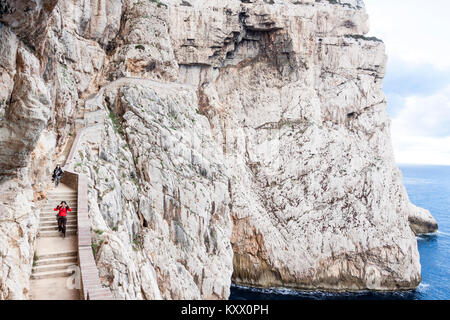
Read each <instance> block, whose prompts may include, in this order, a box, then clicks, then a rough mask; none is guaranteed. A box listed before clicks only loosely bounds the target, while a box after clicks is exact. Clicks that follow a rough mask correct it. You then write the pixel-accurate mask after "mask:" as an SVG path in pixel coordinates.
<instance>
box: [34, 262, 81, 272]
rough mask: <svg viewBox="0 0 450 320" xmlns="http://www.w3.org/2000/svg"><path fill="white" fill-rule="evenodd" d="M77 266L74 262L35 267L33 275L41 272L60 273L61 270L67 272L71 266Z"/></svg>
mask: <svg viewBox="0 0 450 320" xmlns="http://www.w3.org/2000/svg"><path fill="white" fill-rule="evenodd" d="M76 265H77V264H76V263H73V262H65V263H58V264H50V265H44V266H37V267H33V273H41V272H49V271H60V270H66V271H67V268H69V267H71V266H76Z"/></svg>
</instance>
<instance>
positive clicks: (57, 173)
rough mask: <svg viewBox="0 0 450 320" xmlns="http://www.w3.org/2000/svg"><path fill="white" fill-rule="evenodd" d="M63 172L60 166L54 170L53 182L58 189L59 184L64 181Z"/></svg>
mask: <svg viewBox="0 0 450 320" xmlns="http://www.w3.org/2000/svg"><path fill="white" fill-rule="evenodd" d="M62 175H63V170H62V169H61V166H60V165H57V166H56V168H55V170H53V175H52V181H53V182H55V186H56V187H57V186H58V184H59V182H60V181H61V179H62Z"/></svg>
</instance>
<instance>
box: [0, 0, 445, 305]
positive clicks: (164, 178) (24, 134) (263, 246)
mask: <svg viewBox="0 0 450 320" xmlns="http://www.w3.org/2000/svg"><path fill="white" fill-rule="evenodd" d="M367 32H368V16H367V14H366V11H365V8H364V4H363V2H362V1H361V0H339V1H325V0H322V1H320V0H301V1H299V0H245V1H244V0H242V1H239V0H221V1H218V0H209V1H206V0H161V1H160V0H99V1H90V0H41V1H38V0H25V1H20V2H17V1H8V0H0V39H1V41H0V103H1V105H0V172H1V180H0V183H1V185H0V186H1V189H2V190H3V189H4V190H7V192H2V193H1V196H0V197H1V204H0V209H1V211H0V215H1V216H0V238H1V239H8V240H5V241H3V240H2V241H1V242H0V298H3V299H7V298H9V299H21V298H27V290H28V289H27V288H28V276H29V272H30V270H31V263H32V257H33V245H34V238H35V236H36V223H37V222H36V219H38V212H39V205H40V201H39V200H41V199H42V198H44V197H45V195H46V193H47V191H48V189H49V185H48V182H47V181H48V176H49V174H50V172H51V168H52V167H53V166H54V165H55V164H56V163H57V162H58V163H62V162H64V160H65V157H66V156H67V151H68V148H70V146H71V145H72V143H73V140H74V136H75V134H80V142H79V144H78V150H77V152H76V153H75V155H76V158H75V160H74V161H73V162H72V163H71V166H72V169H73V170H75V171H78V172H81V173H84V174H85V175H87V176H88V177H89V211H90V219H91V225H92V235H93V236H94V242H93V250H94V251H95V255H96V262H97V266H98V268H99V270H100V276H101V279H102V281H103V283H104V284H105V285H107V286H109V287H110V288H111V290H112V293H113V295H114V297H116V298H119V299H161V298H163V299H226V298H227V297H228V296H229V290H230V284H231V282H232V281H234V282H237V283H240V284H248V285H254V286H262V287H267V286H283V287H292V288H299V289H325V290H364V289H374V290H396V289H410V288H415V287H417V285H418V284H419V283H420V281H421V275H420V261H419V253H418V250H417V242H416V240H415V235H414V232H416V233H422V232H433V231H435V230H436V229H437V224H436V222H435V221H434V219H433V218H432V217H431V215H430V214H429V212H427V211H426V210H423V209H420V208H417V207H415V206H413V205H412V204H411V203H410V202H409V199H408V196H407V193H406V190H405V188H404V187H403V184H402V179H401V173H400V171H399V170H398V168H397V166H396V164H395V159H394V156H393V150H392V145H391V139H390V121H389V119H388V116H387V113H386V100H385V96H384V94H383V92H382V79H383V77H384V72H385V66H386V55H385V48H384V44H383V42H382V41H381V40H378V39H376V38H368V37H366V36H365V34H367ZM83 128H85V129H84V130H83ZM8 190H9V191H8ZM17 203H20V205H19V204H17ZM413 230H414V232H413ZM18 266H20V268H18Z"/></svg>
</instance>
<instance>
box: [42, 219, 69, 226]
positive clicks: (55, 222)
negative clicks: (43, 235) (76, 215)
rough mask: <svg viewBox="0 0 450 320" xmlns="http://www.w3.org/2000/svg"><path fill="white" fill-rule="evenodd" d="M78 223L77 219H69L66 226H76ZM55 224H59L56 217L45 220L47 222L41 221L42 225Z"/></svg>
mask: <svg viewBox="0 0 450 320" xmlns="http://www.w3.org/2000/svg"><path fill="white" fill-rule="evenodd" d="M76 225H77V221H76V219H71V220H67V223H66V227H70V226H76ZM54 226H58V221H56V219H54V220H52V221H45V222H42V221H41V224H40V227H54Z"/></svg>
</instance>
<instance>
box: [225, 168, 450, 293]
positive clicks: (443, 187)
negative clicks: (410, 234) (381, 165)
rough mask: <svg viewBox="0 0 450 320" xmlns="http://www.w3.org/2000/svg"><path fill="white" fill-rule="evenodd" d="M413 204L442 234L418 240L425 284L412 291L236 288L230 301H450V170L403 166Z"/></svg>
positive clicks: (421, 237)
mask: <svg viewBox="0 0 450 320" xmlns="http://www.w3.org/2000/svg"><path fill="white" fill-rule="evenodd" d="M400 169H401V171H402V172H403V182H404V184H405V187H406V189H407V191H408V194H409V197H410V199H411V202H412V203H414V204H416V205H417V206H419V207H422V208H426V209H428V210H430V212H431V214H432V215H433V216H434V218H435V219H436V220H437V222H438V224H439V232H438V233H437V234H433V235H425V236H420V237H417V242H418V245H419V252H420V261H421V264H422V278H423V280H422V283H421V284H420V286H419V288H418V289H417V290H414V291H408V292H392V293H376V292H361V293H339V294H337V293H326V292H299V291H293V290H289V289H254V288H245V287H241V286H236V285H233V286H232V287H231V295H230V300H248V299H253V300H450V167H446V166H412V165H401V166H400Z"/></svg>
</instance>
